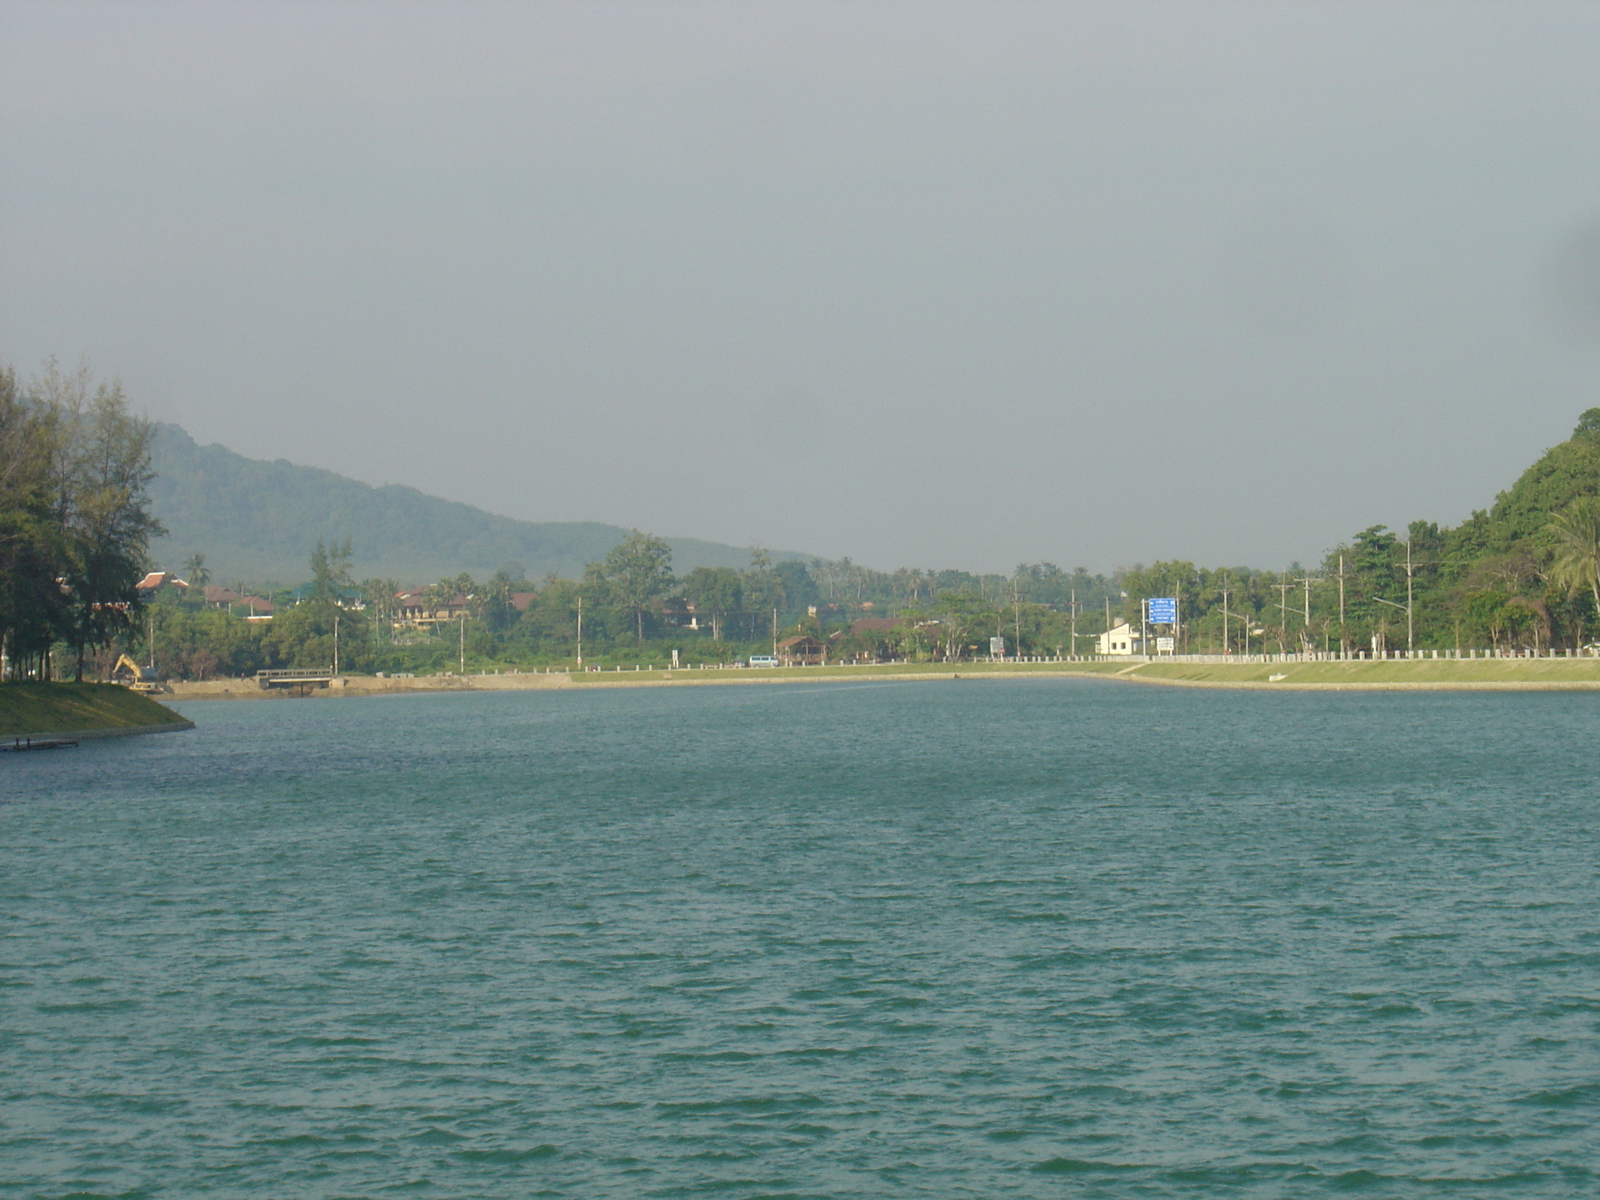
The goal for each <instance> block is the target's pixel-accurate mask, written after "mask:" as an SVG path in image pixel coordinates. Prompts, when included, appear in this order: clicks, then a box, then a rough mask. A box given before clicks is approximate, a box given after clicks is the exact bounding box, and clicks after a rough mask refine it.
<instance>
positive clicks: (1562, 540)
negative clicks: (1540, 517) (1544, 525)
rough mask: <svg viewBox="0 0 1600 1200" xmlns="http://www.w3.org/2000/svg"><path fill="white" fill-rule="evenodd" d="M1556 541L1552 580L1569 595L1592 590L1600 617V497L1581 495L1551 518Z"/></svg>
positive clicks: (1551, 529) (1596, 610) (1551, 568)
mask: <svg viewBox="0 0 1600 1200" xmlns="http://www.w3.org/2000/svg"><path fill="white" fill-rule="evenodd" d="M1550 532H1551V533H1553V534H1554V535H1555V538H1556V554H1555V559H1554V561H1553V562H1552V563H1551V565H1550V578H1551V579H1552V580H1553V581H1554V582H1556V583H1558V584H1560V585H1561V586H1563V587H1565V588H1566V589H1567V591H1568V592H1576V591H1581V590H1582V589H1583V588H1588V589H1589V594H1590V595H1591V596H1593V597H1594V608H1595V612H1596V614H1600V496H1581V497H1579V498H1578V499H1576V500H1574V501H1573V502H1572V503H1571V504H1569V505H1567V507H1566V508H1564V509H1562V510H1561V511H1560V512H1558V513H1556V514H1555V515H1554V516H1553V517H1551V519H1550Z"/></svg>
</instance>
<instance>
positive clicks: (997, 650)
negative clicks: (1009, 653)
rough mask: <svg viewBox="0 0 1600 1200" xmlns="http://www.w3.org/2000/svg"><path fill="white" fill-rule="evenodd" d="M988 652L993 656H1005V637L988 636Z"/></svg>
mask: <svg viewBox="0 0 1600 1200" xmlns="http://www.w3.org/2000/svg"><path fill="white" fill-rule="evenodd" d="M989 653H990V654H991V655H993V656H994V657H995V658H1004V657H1005V656H1006V640H1005V638H1003V637H992V638H990V639H989Z"/></svg>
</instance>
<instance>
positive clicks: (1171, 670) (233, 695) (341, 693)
mask: <svg viewBox="0 0 1600 1200" xmlns="http://www.w3.org/2000/svg"><path fill="white" fill-rule="evenodd" d="M1463 675H1465V676H1468V677H1467V678H1462V676H1463ZM1452 676H1454V678H1452ZM1363 677H1365V678H1363ZM861 679H870V680H873V681H875V682H884V681H889V682H903V683H915V682H933V681H937V680H945V681H955V680H1004V679H1101V680H1111V681H1117V682H1122V683H1143V684H1155V685H1158V686H1165V687H1188V688H1219V689H1226V690H1232V691H1280V692H1352V691H1375V692H1376V691H1383V692H1405V691H1440V692H1446V691H1448V692H1460V691H1471V692H1547V691H1600V659H1595V658H1583V659H1400V660H1389V661H1377V662H1373V661H1356V662H1288V663H1269V664H1260V663H1216V664H1193V663H1181V662H1160V661H1156V662H1136V663H1131V664H1127V665H1124V664H1122V663H1117V662H1105V661H1096V662H1075V663H1017V664H1015V665H1012V664H1007V663H967V664H957V665H954V666H952V665H951V664H946V663H928V664H911V663H884V664H873V665H865V666H840V667H779V668H754V669H752V668H742V669H737V670H735V669H722V670H705V671H702V670H697V669H692V668H679V669H678V670H671V669H660V670H653V671H652V670H643V671H589V672H581V673H580V672H570V671H552V672H548V673H545V672H527V673H516V674H496V675H437V676H428V677H424V678H407V679H393V678H385V679H380V678H377V677H376V676H363V675H347V676H338V677H336V678H335V679H334V680H333V682H332V684H331V685H330V686H328V687H312V688H284V689H277V690H270V691H268V690H262V689H261V688H259V687H257V685H256V682H255V680H254V679H253V678H251V679H228V680H213V681H208V682H197V683H174V684H172V685H170V686H171V691H170V692H169V693H167V696H168V698H170V699H172V700H269V699H274V700H275V699H302V698H322V699H334V698H353V697H357V696H377V695H404V694H408V693H423V692H498V691H545V690H571V689H577V688H618V687H627V688H640V687H715V686H726V685H733V686H740V685H750V684H774V683H783V684H787V683H808V682H809V683H833V682H849V681H851V680H861Z"/></svg>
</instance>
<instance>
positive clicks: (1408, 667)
mask: <svg viewBox="0 0 1600 1200" xmlns="http://www.w3.org/2000/svg"><path fill="white" fill-rule="evenodd" d="M1128 675H1129V677H1132V678H1137V679H1144V680H1148V681H1151V682H1156V683H1189V684H1200V685H1206V686H1212V687H1216V686H1230V685H1231V686H1254V685H1260V686H1267V687H1358V688H1360V687H1371V688H1376V687H1391V688H1392V687H1402V688H1403V687H1419V688H1452V687H1475V688H1489V689H1492V688H1496V687H1506V688H1517V687H1521V688H1539V687H1580V688H1581V687H1600V658H1573V659H1561V658H1479V659H1470V658H1469V659H1443V658H1441V659H1437V660H1435V659H1417V660H1414V661H1408V660H1395V661H1388V662H1305V663H1297V662H1291V663H1266V664H1262V663H1161V662H1155V663H1148V664H1146V665H1144V666H1141V667H1139V668H1138V669H1136V670H1133V671H1130V672H1128Z"/></svg>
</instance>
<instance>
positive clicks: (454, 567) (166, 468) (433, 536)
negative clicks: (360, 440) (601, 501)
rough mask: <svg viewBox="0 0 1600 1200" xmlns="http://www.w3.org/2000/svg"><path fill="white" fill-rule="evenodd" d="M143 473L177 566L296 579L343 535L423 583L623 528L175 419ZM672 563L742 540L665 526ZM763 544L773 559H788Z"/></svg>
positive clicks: (359, 561)
mask: <svg viewBox="0 0 1600 1200" xmlns="http://www.w3.org/2000/svg"><path fill="white" fill-rule="evenodd" d="M153 450H154V460H153V465H154V467H155V471H156V477H155V479H154V481H153V482H152V483H151V485H150V495H151V498H152V501H153V504H154V509H155V514H156V516H157V517H158V518H159V519H160V521H161V523H162V524H163V525H165V526H166V528H167V536H166V537H164V538H161V539H160V540H159V541H157V542H155V543H154V545H153V546H152V548H151V555H152V557H153V559H154V560H155V562H156V563H157V564H159V565H165V566H168V567H170V568H173V569H177V568H179V567H180V566H181V564H182V563H184V562H185V561H186V560H187V559H188V558H189V557H190V556H191V555H194V554H203V555H205V561H206V565H207V567H208V568H209V569H210V571H211V573H212V575H213V577H214V578H216V579H219V580H226V581H229V582H231V581H233V580H236V579H242V580H246V581H250V582H252V583H254V584H257V585H261V584H266V583H295V582H298V581H299V580H302V579H304V578H305V577H306V570H307V567H306V563H307V562H308V561H309V559H310V555H311V551H312V549H313V548H314V547H315V546H316V544H317V542H318V541H319V540H321V541H325V542H328V543H334V542H342V541H343V540H344V539H345V538H346V537H348V538H350V539H351V542H352V544H353V546H354V548H355V570H356V571H357V573H358V574H359V575H361V576H382V577H385V578H393V579H398V580H401V581H402V582H411V583H431V582H432V581H434V580H436V579H440V578H444V577H453V576H455V575H458V574H460V573H461V572H463V571H465V572H468V573H469V574H472V575H476V576H480V577H485V576H489V575H493V574H494V573H495V572H496V571H498V570H500V569H501V568H503V567H506V566H507V565H508V564H513V563H515V564H518V565H520V567H521V570H520V571H516V570H513V571H512V574H513V575H524V576H526V577H527V578H530V579H542V578H543V577H544V576H545V575H547V574H552V573H553V574H556V575H560V576H563V577H565V578H573V579H575V578H577V577H579V576H580V575H582V573H583V568H584V564H585V563H590V562H597V561H599V560H600V559H603V558H604V557H605V555H606V552H607V551H608V550H610V549H611V548H612V547H613V546H615V545H617V544H618V543H619V542H621V541H622V539H623V538H624V537H626V536H627V533H628V531H627V530H626V529H621V528H619V527H617V526H615V525H602V524H600V523H598V522H594V521H581V522H554V521H540V522H534V521H518V520H514V519H512V518H511V517H502V516H497V515H495V514H494V513H489V512H484V511H483V510H482V509H480V508H474V507H472V506H471V505H470V504H458V503H456V502H454V501H450V500H441V499H439V498H438V497H437V496H429V495H427V494H425V493H423V492H419V491H417V490H416V489H415V488H409V487H401V486H397V485H393V484H391V485H389V486H387V487H372V486H370V485H368V484H365V483H360V482H358V481H357V480H354V479H347V478H345V477H344V476H342V475H336V474H334V473H333V472H332V471H324V470H320V469H318V468H316V467H302V466H296V465H295V464H293V463H290V462H286V461H284V460H283V459H278V460H277V461H275V462H266V461H263V460H260V459H250V458H245V457H244V456H243V455H239V454H235V453H234V452H233V451H232V450H229V449H227V448H226V447H224V446H218V445H211V446H201V445H199V444H197V443H196V442H195V440H194V439H193V438H191V437H190V436H189V435H188V434H187V433H186V432H185V431H184V430H183V429H182V428H180V427H179V426H177V425H166V424H162V425H157V426H156V435H155V442H154V447H153ZM667 542H668V544H669V545H670V546H671V547H672V554H673V566H674V568H675V569H676V570H678V571H680V572H681V571H689V570H692V569H693V568H695V567H744V566H746V565H747V564H748V563H749V561H750V551H749V550H748V549H745V548H741V547H736V546H725V545H722V544H720V543H717V542H705V541H699V540H697V539H695V538H668V539H667ZM800 557H801V556H800V555H798V554H792V553H774V554H773V558H774V559H777V560H792V559H798V558H800Z"/></svg>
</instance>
